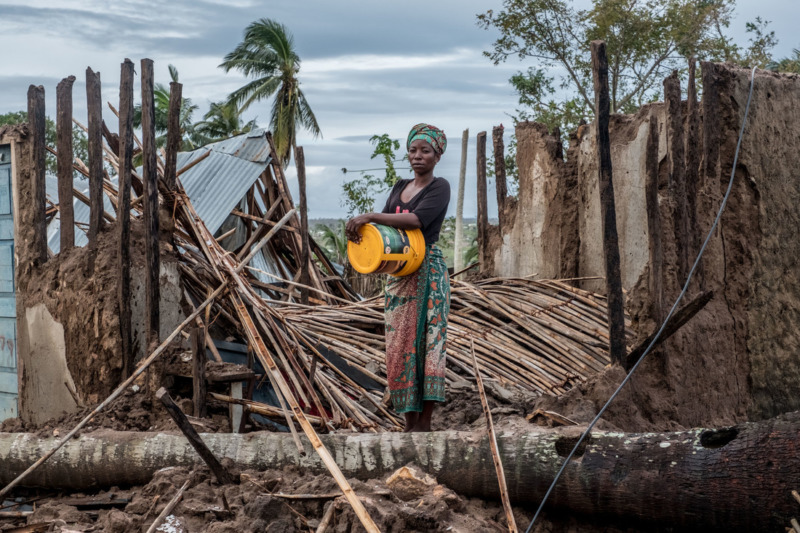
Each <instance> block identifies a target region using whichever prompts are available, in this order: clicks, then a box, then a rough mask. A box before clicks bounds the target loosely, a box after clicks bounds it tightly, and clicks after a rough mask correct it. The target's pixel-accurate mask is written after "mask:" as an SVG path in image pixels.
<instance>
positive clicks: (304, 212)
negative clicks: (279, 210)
mask: <svg viewBox="0 0 800 533" xmlns="http://www.w3.org/2000/svg"><path fill="white" fill-rule="evenodd" d="M294 162H295V165H296V166H297V183H298V186H299V188H300V241H301V245H300V283H301V284H302V285H305V286H304V287H301V288H300V303H302V304H304V305H308V288H307V287H308V285H309V284H310V282H311V274H310V272H309V269H310V268H311V262H310V253H309V245H308V202H307V200H306V157H305V155H304V154H303V147H302V146H298V147H297V148H295V152H294Z"/></svg>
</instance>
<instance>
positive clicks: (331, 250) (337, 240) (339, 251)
mask: <svg viewBox="0 0 800 533" xmlns="http://www.w3.org/2000/svg"><path fill="white" fill-rule="evenodd" d="M344 229H345V221H344V220H339V221H338V222H337V223H336V227H335V228H332V227H331V226H328V225H327V224H323V225H322V227H320V228H319V230H320V232H321V235H320V243H321V244H322V246H323V247H324V248H325V251H326V252H327V254H328V258H329V259H330V260H331V261H333V262H334V263H339V264H340V265H344V264H345V262H346V261H347V235H346V234H345V231H344Z"/></svg>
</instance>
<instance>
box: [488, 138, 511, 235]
mask: <svg viewBox="0 0 800 533" xmlns="http://www.w3.org/2000/svg"><path fill="white" fill-rule="evenodd" d="M503 129H504V128H503V126H502V125H500V126H495V127H494V128H492V145H493V148H494V179H495V184H496V189H497V220H498V223H499V225H500V227H501V228H502V227H503V213H504V210H505V205H506V196H508V184H507V183H506V155H505V144H504V143H503Z"/></svg>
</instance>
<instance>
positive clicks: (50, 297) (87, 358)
mask: <svg viewBox="0 0 800 533" xmlns="http://www.w3.org/2000/svg"><path fill="white" fill-rule="evenodd" d="M20 131H21V132H22V133H21V135H20V136H19V138H20V139H21V140H20V142H19V143H17V155H16V162H15V166H16V176H17V179H16V181H15V183H14V194H15V198H14V200H15V205H14V207H15V209H16V212H17V220H15V235H16V237H15V238H16V246H15V262H16V272H15V273H16V280H15V281H16V284H17V285H16V296H17V345H18V368H19V416H20V418H22V419H23V420H25V421H26V422H33V423H35V424H40V423H42V422H45V421H46V420H48V419H50V418H53V417H58V416H60V415H62V414H63V413H65V412H67V413H71V412H74V411H76V410H78V409H79V408H80V407H82V406H84V405H92V404H95V403H98V402H100V401H102V400H104V399H105V398H106V397H107V396H108V395H109V394H110V393H111V392H112V391H113V390H114V388H115V387H116V386H117V385H118V384H119V382H120V380H121V379H120V378H121V371H122V351H121V342H122V341H121V336H120V327H119V304H118V299H117V284H118V272H119V265H118V257H117V255H118V252H117V248H118V244H117V235H116V233H117V232H116V227H115V225H109V224H106V226H105V228H104V229H103V230H102V231H101V233H100V235H99V237H98V244H97V248H96V249H95V250H90V249H88V248H73V249H71V250H69V251H66V252H62V253H60V254H58V255H56V256H52V257H50V258H49V259H48V260H47V261H46V262H44V263H40V262H39V261H37V260H35V259H34V255H33V251H32V249H31V248H32V247H31V243H32V242H33V236H34V235H33V231H34V230H33V223H32V221H33V211H34V205H33V201H32V198H33V196H32V190H31V180H32V168H33V165H32V162H31V149H30V141H29V137H28V136H27V129H26V128H24V127H23V128H22V129H21V130H20ZM161 252H162V253H161V276H160V278H161V285H162V288H161V304H160V308H161V338H164V337H166V336H167V335H168V334H170V333H172V331H173V330H174V329H175V327H176V326H177V325H178V324H179V323H180V322H181V321H182V320H183V318H184V315H183V311H182V306H181V299H182V293H181V289H180V284H179V277H178V271H177V264H176V263H175V257H174V252H173V251H172V248H171V246H170V245H168V244H167V243H166V242H165V241H164V240H162V250H161ZM131 260H132V265H131V266H132V268H131V272H132V277H133V279H132V283H131V287H132V301H131V308H132V324H133V347H134V353H135V354H136V356H137V359H138V358H141V357H142V356H143V355H144V349H145V346H144V344H145V342H144V340H143V339H144V337H145V332H144V308H145V303H144V302H145V295H144V276H143V272H144V229H143V227H142V224H141V222H140V221H133V222H132V224H131Z"/></svg>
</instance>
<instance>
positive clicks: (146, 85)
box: [141, 59, 161, 352]
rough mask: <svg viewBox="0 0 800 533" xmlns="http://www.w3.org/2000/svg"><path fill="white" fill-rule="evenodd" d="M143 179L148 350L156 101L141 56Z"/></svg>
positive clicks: (153, 317)
mask: <svg viewBox="0 0 800 533" xmlns="http://www.w3.org/2000/svg"><path fill="white" fill-rule="evenodd" d="M141 76H142V158H143V163H142V179H143V180H144V237H145V245H144V249H145V265H146V274H145V292H146V295H147V296H146V302H147V303H146V310H145V315H146V318H145V326H146V329H147V347H148V349H147V351H148V352H149V351H150V349H151V348H153V347H155V346H157V345H158V344H159V342H158V336H159V322H160V316H159V309H158V306H159V302H160V300H161V294H160V292H161V291H160V290H159V284H158V278H159V272H160V264H159V246H158V243H159V235H158V168H157V167H156V157H157V155H156V127H155V102H154V96H153V60H152V59H142V74H141Z"/></svg>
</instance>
